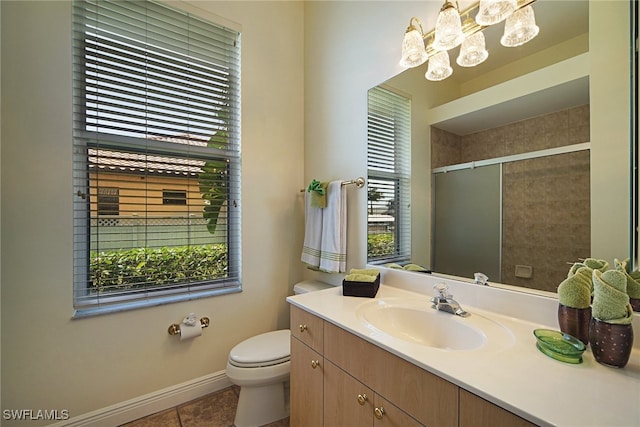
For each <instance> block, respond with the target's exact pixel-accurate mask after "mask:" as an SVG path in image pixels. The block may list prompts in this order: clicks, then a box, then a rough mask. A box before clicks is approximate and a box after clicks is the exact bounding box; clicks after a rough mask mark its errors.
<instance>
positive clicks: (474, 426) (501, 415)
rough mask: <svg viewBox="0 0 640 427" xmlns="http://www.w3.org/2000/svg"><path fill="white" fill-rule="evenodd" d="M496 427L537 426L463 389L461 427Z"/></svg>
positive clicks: (461, 395)
mask: <svg viewBox="0 0 640 427" xmlns="http://www.w3.org/2000/svg"><path fill="white" fill-rule="evenodd" d="M495 426H510V427H534V426H535V424H532V423H530V422H529V421H527V420H525V419H524V418H520V417H519V416H517V415H515V414H512V413H511V412H509V411H506V410H504V409H502V408H501V407H499V406H497V405H494V404H493V403H491V402H488V401H486V400H484V399H482V398H481V397H478V396H476V395H475V394H473V393H470V392H468V391H467V390H465V389H462V388H461V389H460V427H495Z"/></svg>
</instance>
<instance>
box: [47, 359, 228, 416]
mask: <svg viewBox="0 0 640 427" xmlns="http://www.w3.org/2000/svg"><path fill="white" fill-rule="evenodd" d="M231 385H232V384H231V381H229V378H228V377H227V374H226V373H225V371H220V372H216V373H213V374H210V375H205V376H203V377H200V378H196V379H193V380H191V381H186V382H184V383H181V384H177V385H174V386H171V387H167V388H165V389H162V390H158V391H155V392H153V393H149V394H146V395H144V396H139V397H136V398H133V399H130V400H127V401H124V402H120V403H116V404H115V405H111V406H108V407H106V408H102V409H98V410H96V411H92V412H89V413H86V414H83V415H80V416H77V417H72V418H69V419H68V420H65V421H61V422H58V423H55V424H52V425H51V426H53V427H63V426H64V427H70V426H73V427H80V426H82V427H84V426H87V427H88V426H91V427H102V426H104V427H113V426H117V425H121V424H124V423H127V422H130V421H133V420H137V419H138V418H142V417H145V416H147V415H151V414H154V413H156V412H160V411H163V410H165V409H169V408H172V407H174V406H177V405H180V404H182V403H185V402H188V401H190V400H193V399H197V398H199V397H202V396H205V395H207V394H210V393H213V392H216V391H218V390H222V389H225V388H227V387H230V386H231Z"/></svg>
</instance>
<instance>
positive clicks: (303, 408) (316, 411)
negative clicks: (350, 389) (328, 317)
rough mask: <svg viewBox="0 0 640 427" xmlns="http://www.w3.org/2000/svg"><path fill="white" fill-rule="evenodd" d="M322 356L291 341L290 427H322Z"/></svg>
mask: <svg viewBox="0 0 640 427" xmlns="http://www.w3.org/2000/svg"><path fill="white" fill-rule="evenodd" d="M323 371H324V360H323V358H322V356H321V355H320V354H319V353H317V352H316V351H314V350H312V349H311V348H309V347H307V346H306V345H305V344H303V343H302V342H301V341H300V340H298V339H297V338H294V337H291V388H290V399H289V401H290V405H291V414H290V418H289V422H290V425H291V427H322V425H323V420H322V408H323Z"/></svg>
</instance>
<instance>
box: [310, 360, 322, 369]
mask: <svg viewBox="0 0 640 427" xmlns="http://www.w3.org/2000/svg"><path fill="white" fill-rule="evenodd" d="M318 366H320V361H319V360H312V361H311V367H312V368H313V369H316V368H317V367H318Z"/></svg>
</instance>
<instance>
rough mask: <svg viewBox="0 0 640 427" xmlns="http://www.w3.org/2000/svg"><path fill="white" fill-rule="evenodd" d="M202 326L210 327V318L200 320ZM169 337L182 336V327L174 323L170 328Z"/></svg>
mask: <svg viewBox="0 0 640 427" xmlns="http://www.w3.org/2000/svg"><path fill="white" fill-rule="evenodd" d="M200 324H201V325H202V327H203V328H206V327H208V326H209V318H208V317H201V318H200ZM169 335H180V325H178V324H177V323H173V324H172V325H170V326H169Z"/></svg>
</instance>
